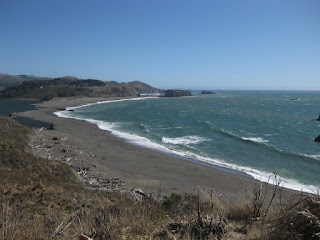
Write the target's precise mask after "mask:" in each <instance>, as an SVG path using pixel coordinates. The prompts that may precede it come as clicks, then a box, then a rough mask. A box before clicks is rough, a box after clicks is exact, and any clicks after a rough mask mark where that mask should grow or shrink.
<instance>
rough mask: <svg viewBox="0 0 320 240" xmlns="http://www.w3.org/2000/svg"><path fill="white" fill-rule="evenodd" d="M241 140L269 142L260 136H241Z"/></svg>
mask: <svg viewBox="0 0 320 240" xmlns="http://www.w3.org/2000/svg"><path fill="white" fill-rule="evenodd" d="M241 138H242V139H243V140H245V141H251V142H258V143H267V142H269V140H265V139H263V138H260V137H248V138H246V137H241Z"/></svg>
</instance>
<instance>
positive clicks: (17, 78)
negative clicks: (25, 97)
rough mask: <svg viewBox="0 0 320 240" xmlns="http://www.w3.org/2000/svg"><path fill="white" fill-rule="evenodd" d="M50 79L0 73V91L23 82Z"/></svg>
mask: <svg viewBox="0 0 320 240" xmlns="http://www.w3.org/2000/svg"><path fill="white" fill-rule="evenodd" d="M49 79H51V78H46V77H37V76H33V75H9V74H3V73H0V90H2V89H4V88H6V87H9V86H16V85H19V84H21V83H23V82H25V81H30V80H49Z"/></svg>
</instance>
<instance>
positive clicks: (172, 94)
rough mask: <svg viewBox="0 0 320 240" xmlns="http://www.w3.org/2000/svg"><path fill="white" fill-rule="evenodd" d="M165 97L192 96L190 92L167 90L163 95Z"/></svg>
mask: <svg viewBox="0 0 320 240" xmlns="http://www.w3.org/2000/svg"><path fill="white" fill-rule="evenodd" d="M164 96H165V97H189V96H192V94H191V91H190V90H173V89H170V90H167V91H166V93H165V95H164Z"/></svg>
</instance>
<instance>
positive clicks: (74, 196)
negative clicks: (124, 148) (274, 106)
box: [0, 116, 320, 240]
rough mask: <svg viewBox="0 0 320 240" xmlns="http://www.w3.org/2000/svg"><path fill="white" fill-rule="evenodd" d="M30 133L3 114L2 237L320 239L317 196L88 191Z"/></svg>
mask: <svg viewBox="0 0 320 240" xmlns="http://www.w3.org/2000/svg"><path fill="white" fill-rule="evenodd" d="M44 131H45V130H44ZM30 134H34V133H33V131H32V130H30V129H28V128H26V127H24V126H22V125H20V124H18V123H17V122H16V121H14V120H12V119H9V118H6V117H1V116H0V136H1V138H0V239H17V240H20V239H24V240H25V239H68V240H69V239H79V235H80V234H86V235H87V236H90V237H92V238H93V239H95V240H98V239H225V240H226V239H280V240H281V239H308V240H309V239H319V236H318V235H317V233H318V232H320V221H319V217H320V199H319V196H317V195H310V196H304V195H301V196H300V195H299V196H297V199H296V201H295V204H292V205H290V206H285V205H284V204H280V205H275V204H272V205H270V203H272V199H275V198H278V197H279V196H278V194H279V191H278V190H280V189H279V188H275V189H276V190H277V191H272V193H274V195H273V194H272V195H271V196H269V198H268V197H266V195H265V189H266V187H267V185H260V186H258V187H257V188H255V189H253V190H252V191H251V194H249V195H247V201H244V202H239V203H235V204H233V205H232V206H229V207H225V206H223V204H222V203H221V202H220V200H219V196H216V195H215V194H213V193H211V194H209V195H208V196H209V198H208V201H203V200H201V201H200V198H198V197H197V196H191V195H185V196H181V195H179V194H172V195H171V196H169V197H166V198H164V199H163V198H161V197H160V195H159V196H155V197H154V198H150V197H148V196H144V197H142V200H141V201H137V200H136V199H135V198H133V197H131V196H130V195H128V194H120V193H110V192H102V191H92V190H91V191H90V190H86V189H85V187H84V185H83V184H82V183H81V181H80V180H79V178H78V176H77V175H76V174H75V172H74V171H73V170H72V169H71V168H70V167H69V166H67V165H65V164H62V163H60V162H57V161H49V160H44V159H41V158H38V157H35V156H33V155H32V154H30V153H29V147H28V141H29V136H30ZM201 191H203V190H201Z"/></svg>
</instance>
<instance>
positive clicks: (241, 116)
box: [56, 91, 320, 193]
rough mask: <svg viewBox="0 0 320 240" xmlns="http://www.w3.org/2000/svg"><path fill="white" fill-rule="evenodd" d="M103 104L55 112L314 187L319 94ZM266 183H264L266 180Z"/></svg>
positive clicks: (319, 150)
mask: <svg viewBox="0 0 320 240" xmlns="http://www.w3.org/2000/svg"><path fill="white" fill-rule="evenodd" d="M193 95H194V96H193V97H182V98H164V97H160V98H138V99H130V100H119V101H106V102H99V103H95V104H87V105H84V106H78V107H74V108H73V109H74V111H73V112H72V111H61V112H57V113H56V114H57V115H58V116H60V117H67V118H76V119H83V120H86V121H88V122H91V123H93V124H97V125H98V126H99V128H101V129H102V130H107V131H110V132H111V133H112V134H114V135H116V136H118V137H120V138H123V139H125V140H126V141H127V142H129V143H132V144H136V145H140V146H143V147H147V148H152V149H154V150H157V151H161V152H164V153H167V154H172V155H176V156H179V157H181V158H183V159H185V160H186V161H187V160H189V161H195V162H198V163H199V164H206V165H208V167H209V166H212V167H218V168H221V169H224V170H226V171H235V172H238V173H242V174H246V175H250V176H252V177H254V178H256V179H258V180H261V181H264V182H267V181H270V179H271V178H270V177H271V176H273V175H274V174H276V175H277V176H278V177H280V178H281V181H282V186H284V187H287V188H291V189H295V190H299V191H300V190H303V191H307V192H313V193H315V192H317V191H318V190H319V189H320V143H318V142H315V141H314V138H315V137H317V136H318V135H320V122H319V121H316V119H317V117H318V115H319V113H320V105H319V103H320V92H319V91H219V92H218V94H214V95H201V94H200V91H193ZM271 183H272V182H271Z"/></svg>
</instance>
